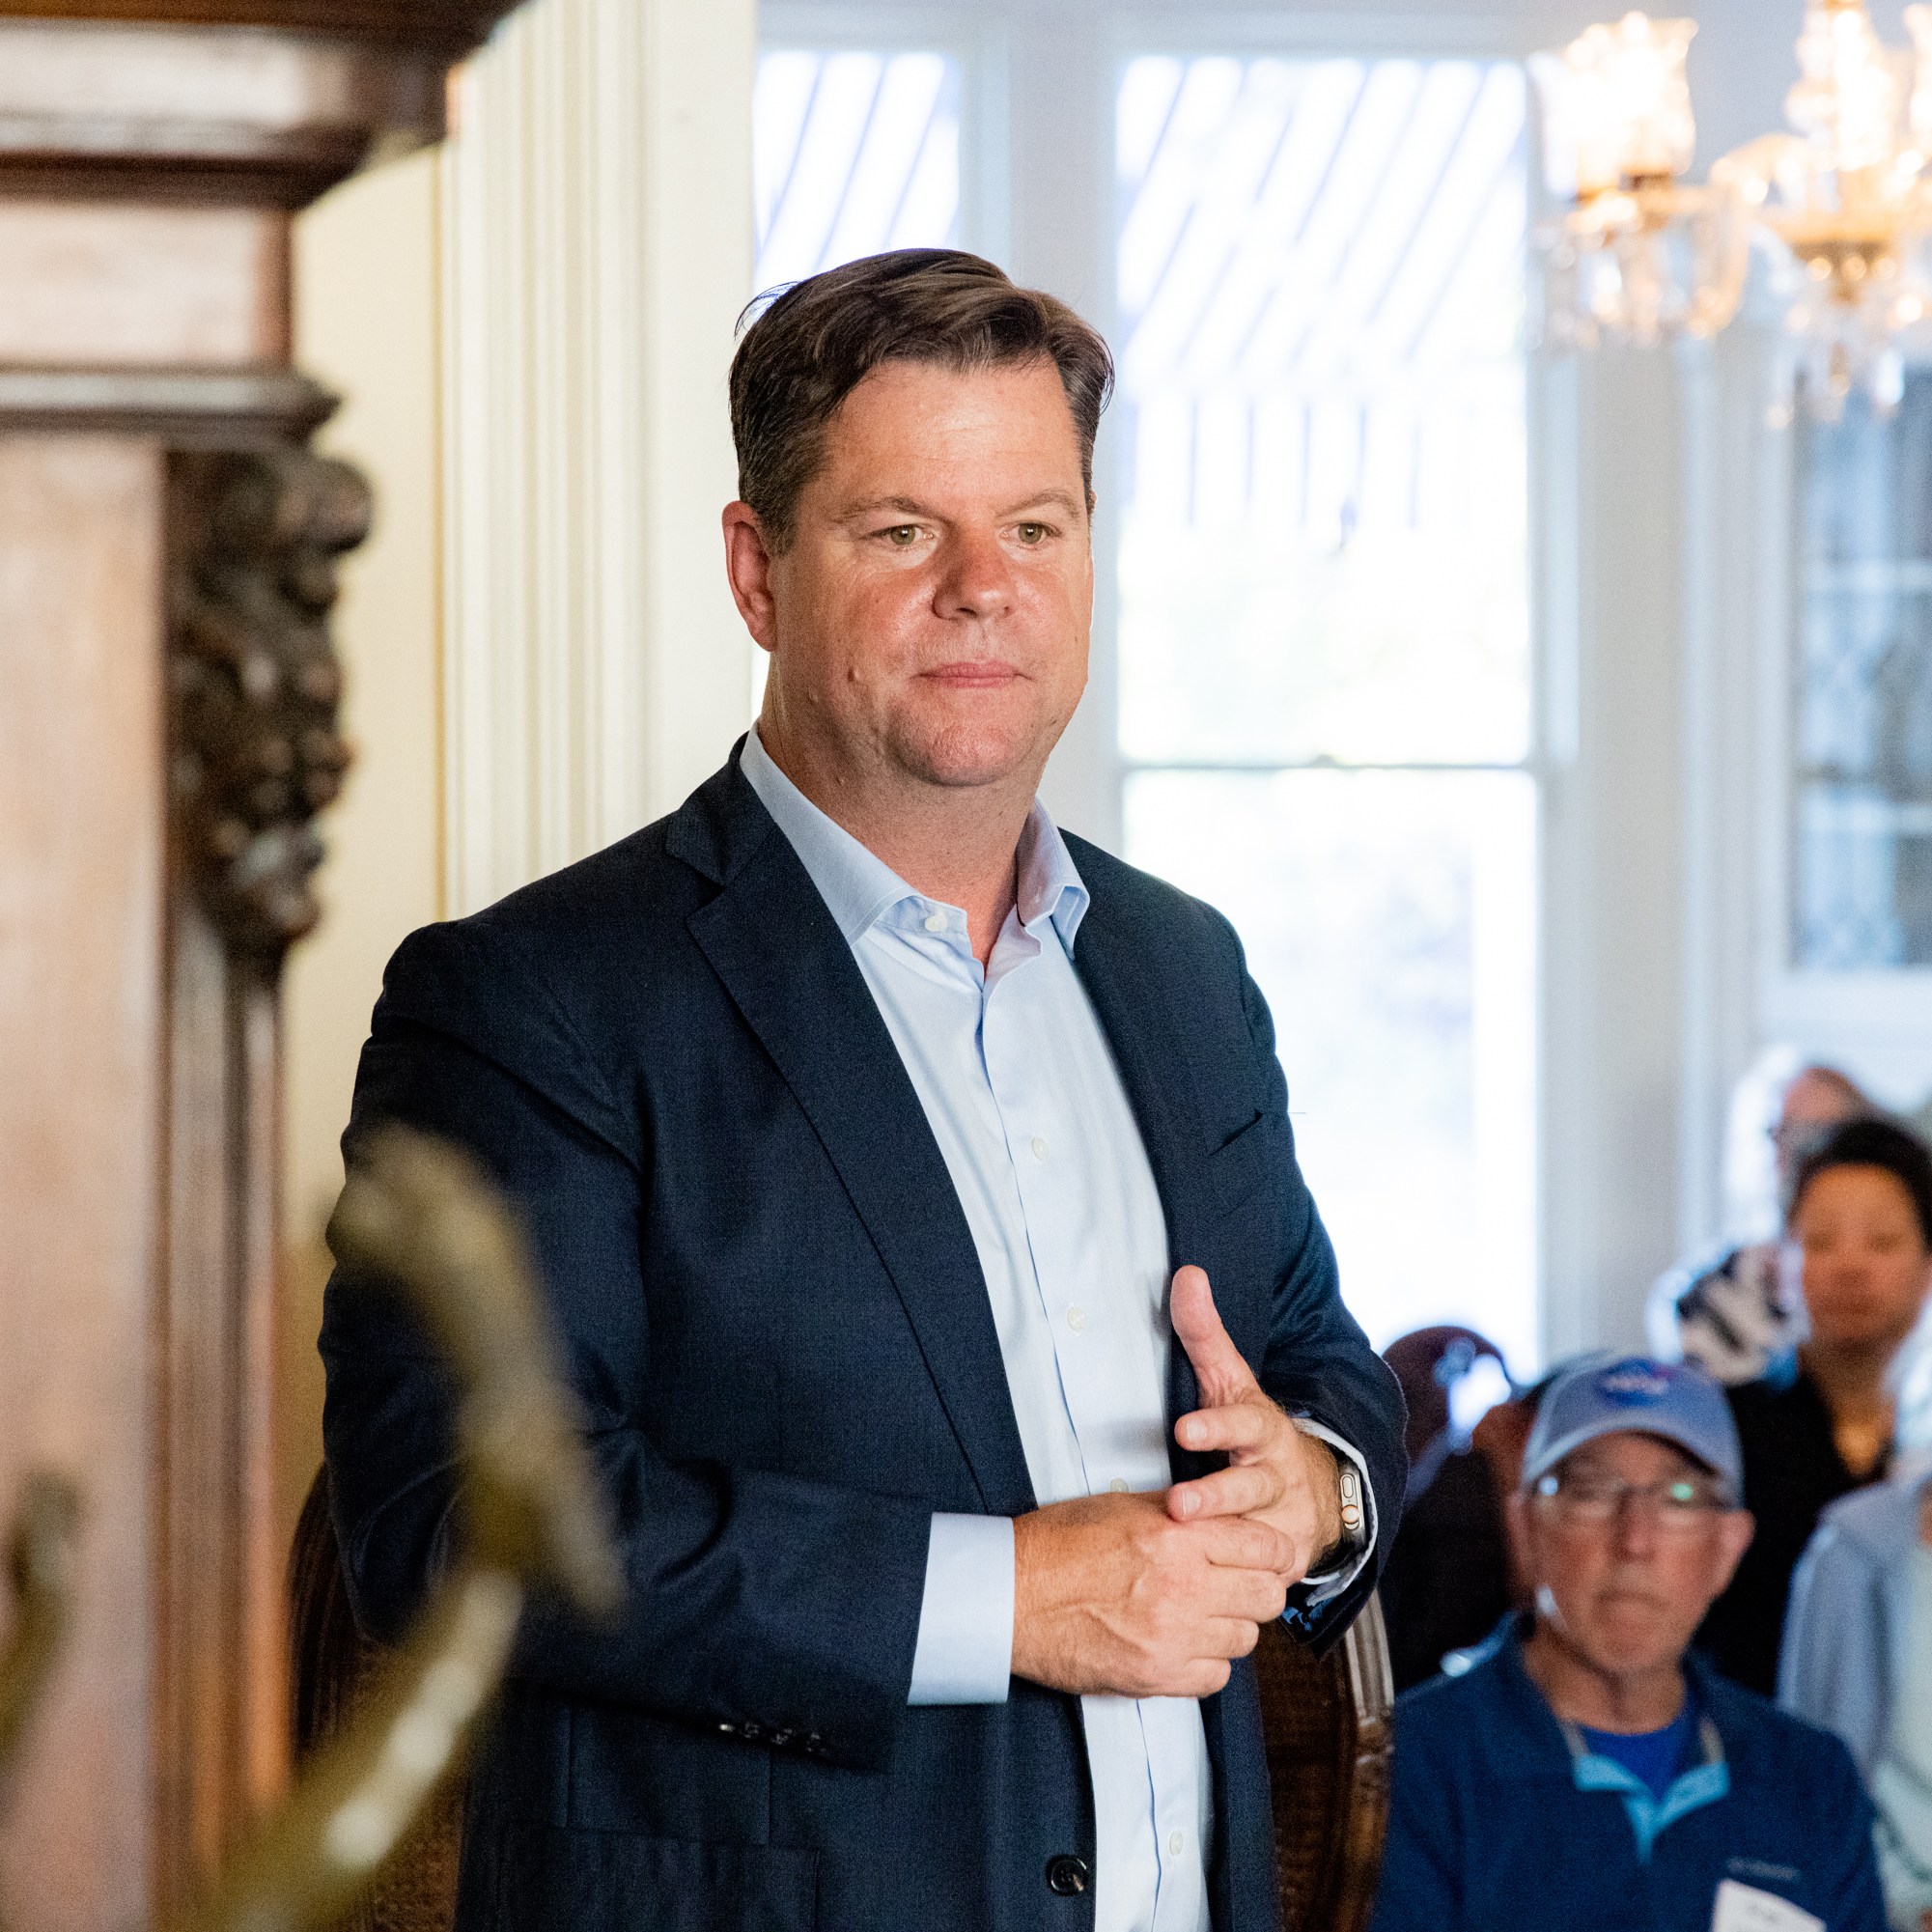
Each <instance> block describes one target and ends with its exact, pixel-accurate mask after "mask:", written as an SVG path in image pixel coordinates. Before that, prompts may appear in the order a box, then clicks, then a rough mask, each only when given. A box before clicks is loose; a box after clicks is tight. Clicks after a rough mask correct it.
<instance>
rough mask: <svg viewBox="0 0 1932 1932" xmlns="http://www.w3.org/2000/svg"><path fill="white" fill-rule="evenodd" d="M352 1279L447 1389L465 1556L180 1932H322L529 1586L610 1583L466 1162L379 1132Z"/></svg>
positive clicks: (570, 1422) (587, 1498)
mask: <svg viewBox="0 0 1932 1932" xmlns="http://www.w3.org/2000/svg"><path fill="white" fill-rule="evenodd" d="M329 1239H330V1244H331V1246H333V1247H334V1249H335V1252H336V1255H337V1257H338V1259H339V1260H340V1261H341V1262H342V1263H343V1265H344V1266H345V1267H346V1268H348V1269H350V1271H352V1272H353V1273H355V1274H362V1275H367V1276H372V1277H377V1278H379V1279H382V1280H387V1281H391V1282H394V1283H395V1284H396V1285H397V1286H398V1287H399V1288H401V1289H402V1290H403V1291H404V1292H405V1293H406V1294H407V1296H408V1297H409V1300H410V1302H411V1303H412V1304H413V1305H414V1307H415V1308H416V1310H417V1312H418V1313H419V1315H420V1316H421V1317H422V1319H423V1321H424V1323H425V1324H426V1326H427V1327H428V1328H429V1329H430V1330H431V1332H432V1333H433V1334H434V1337H435V1339H436V1340H437V1342H438V1343H439V1344H440V1345H441V1347H442V1348H443V1349H444V1350H445V1352H446V1353H447V1354H448V1356H449V1358H450V1361H451V1365H452V1367H453V1369H454V1372H455V1376H456V1381H457V1386H458V1389H459V1392H460V1393H459V1417H458V1431H459V1442H460V1446H461V1449H462V1454H463V1457H464V1459H465V1462H466V1464H467V1466H468V1474H467V1479H466V1482H465V1485H464V1490H463V1503H464V1509H465V1513H466V1517H467V1526H468V1548H467V1554H465V1556H464V1557H463V1559H462V1563H461V1564H460V1565H459V1566H458V1567H457V1568H456V1569H455V1570H454V1571H453V1572H452V1574H451V1575H450V1577H449V1578H448V1580H447V1581H446V1582H444V1583H443V1585H442V1586H441V1588H440V1589H439V1590H438V1592H437V1595H436V1599H435V1602H434V1605H433V1606H432V1608H431V1609H430V1610H428V1611H427V1612H426V1613H425V1615H424V1618H423V1623H422V1627H421V1630H420V1633H419V1634H418V1635H417V1636H416V1637H415V1638H413V1639H412V1640H411V1641H410V1642H409V1643H408V1644H407V1645H406V1647H405V1650H404V1653H403V1655H402V1656H401V1657H400V1658H399V1660H398V1662H397V1664H396V1666H394V1669H393V1672H392V1674H391V1675H390V1677H389V1678H388V1680H387V1681H386V1682H385V1683H384V1684H383V1685H382V1686H381V1687H380V1688H379V1689H378V1692H377V1693H376V1694H375V1696H374V1697H373V1699H372V1701H371V1705H370V1709H369V1712H368V1715H367V1716H366V1717H365V1718H364V1719H363V1720H362V1721H360V1722H358V1723H357V1724H356V1725H355V1727H354V1728H353V1729H352V1730H351V1731H350V1734H349V1735H348V1736H347V1737H345V1738H344V1739H343V1740H342V1741H341V1743H340V1744H338V1745H336V1746H334V1747H332V1748H331V1749H329V1750H326V1751H325V1752H324V1753H323V1754H322V1757H321V1759H320V1760H319V1761H318V1762H317V1764H316V1766H315V1769H314V1771H313V1772H312V1773H311V1775H310V1776H308V1777H307V1778H304V1779H303V1780H302V1781H301V1783H300V1785H299V1786H298V1787H297V1789H296V1791H295V1792H294V1796H293V1797H292V1798H291V1800H290V1802H289V1804H288V1806H286V1807H285V1808H284V1810H283V1811H282V1812H281V1814H280V1815H279V1816H278V1817H276V1818H275V1819H273V1820H271V1821H270V1822H269V1823H268V1824H267V1825H266V1827H265V1828H264V1830H263V1831H262V1833H261V1834H260V1835H259V1836H258V1837H257V1838H256V1839H255V1840H254V1841H253V1842H252V1843H251V1844H250V1845H248V1846H247V1847H245V1848H244V1849H243V1851H242V1853H241V1854H240V1856H239V1858H238V1860H237V1862H236V1863H235V1865H234V1866H233V1867H232V1869H231V1870H230V1871H229V1872H228V1873H227V1875H226V1876H225V1877H224V1878H223V1880H222V1882H221V1884H220V1885H219V1887H218V1888H217V1890H216V1891H215V1893H214V1895H213V1897H212V1898H211V1899H210V1901H209V1903H208V1904H207V1905H205V1906H204V1907H203V1908H202V1909H201V1910H200V1911H198V1912H197V1913H196V1914H194V1915H193V1917H192V1918H190V1919H189V1920H188V1926H189V1927H190V1928H191V1932H295V1929H296V1928H320V1927H322V1926H326V1925H328V1924H330V1923H332V1922H333V1921H334V1920H336V1919H337V1918H340V1917H341V1915H342V1914H343V1912H344V1911H345V1910H346V1909H347V1908H348V1907H349V1906H350V1904H351V1903H352V1902H353V1900H354V1898H355V1896H356V1894H357V1892H358V1891H359V1890H360V1889H361V1888H362V1887H363V1886H364V1885H365V1884H366V1883H367V1882H368V1880H369V1879H370V1877H371V1876H372V1875H373V1874H374V1873H375V1871H376V1869H377V1867H378V1865H379V1864H380V1863H381V1862H382V1861H383V1860H384V1859H385V1858H386V1857H387V1856H388V1855H389V1854H390V1852H392V1851H393V1850H394V1849H395V1847H396V1845H397V1844H398V1842H399V1841H400V1840H401V1839H402V1837H403V1836H404V1834H406V1832H407V1831H408V1829H409V1827H410V1825H411V1824H412V1822H413V1821H414V1819H415V1818H416V1816H417V1814H418V1812H419V1811H420V1810H421V1808H422V1806H423V1805H424V1804H425V1802H426V1801H427V1800H428V1799H429V1798H430V1796H431V1795H432V1793H433V1792H434V1789H435V1787H436V1785H437V1783H438V1781H439V1779H440V1778H442V1776H443V1774H444V1773H445V1772H446V1771H447V1770H448V1769H449V1768H450V1766H451V1765H452V1763H454V1761H455V1760H456V1759H457V1757H458V1756H459V1754H460V1753H461V1752H462V1750H463V1748H464V1746H465V1744H466V1743H467V1741H468V1739H469V1737H470V1735H471V1733H472V1732H473V1730H474V1728H475V1726H476V1724H477V1722H478V1721H479V1719H480V1718H481V1717H482V1716H483V1715H484V1713H485V1712H486V1710H487V1709H488V1707H489V1704H490V1700H491V1698H492V1697H493V1696H494V1694H495V1693H496V1691H497V1689H498V1687H499V1686H500V1684H501V1682H502V1679H503V1673H504V1671H505V1669H506V1668H507V1666H508V1664H509V1660H510V1652H511V1646H512V1644H513V1642H514V1641H515V1638H516V1634H517V1626H518V1620H519V1618H520V1616H521V1613H522V1610H523V1604H524V1600H525V1592H526V1589H527V1587H528V1586H529V1585H530V1584H532V1583H542V1584H546V1585H548V1586H550V1587H552V1588H554V1589H556V1590H557V1591H559V1592H560V1593H561V1594H562V1595H563V1596H564V1597H565V1598H566V1599H567V1600H568V1601H570V1602H571V1603H572V1604H573V1605H574V1606H575V1607H576V1608H577V1609H579V1610H582V1611H584V1612H585V1613H587V1614H592V1615H597V1614H608V1613H610V1612H611V1611H613V1610H615V1609H616V1607H617V1605H618V1604H619V1602H620V1601H621V1598H622V1591H623V1583H622V1575H621V1572H620V1570H619V1568H618V1563H617V1557H616V1554H615V1553H614V1551H613V1549H612V1546H611V1540H610V1535H609V1531H608V1529H607V1526H606V1525H605V1523H604V1520H603V1516H602V1508H601V1504H600V1502H599V1498H598V1491H597V1487H596V1482H595V1478H594V1476H593V1473H592V1470H591V1466H590V1461H589V1457H588V1455H587V1454H586V1452H585V1450H584V1447H583V1442H582V1439H581V1436H580V1434H579V1432H578V1429H577V1426H576V1416H575V1412H574V1405H573V1403H572V1401H571V1398H570V1395H569V1393H568V1391H567V1389H566V1388H565V1386H564V1384H563V1381H562V1379H561V1376H560V1374H559V1373H558V1363H557V1358H556V1352H555V1348H554V1346H553V1344H552V1342H551V1339H550V1335H549V1331H548V1330H547V1328H546V1324H545V1320H544V1316H543V1310H542V1305H541V1303H540V1302H539V1300H538V1298H537V1294H536V1291H535V1287H534V1284H533V1280H532V1275H531V1270H530V1265H529V1262H528V1259H527V1257H526V1254H525V1251H524V1247H523V1243H522V1239H521V1237H520V1235H519V1233H518V1229H517V1226H516V1223H515V1222H514V1220H513V1219H512V1218H511V1216H510V1214H509V1212H508V1210H507V1209H506V1208H505V1206H504V1205H503V1204H502V1202H501V1200H500V1199H499V1198H498V1196H497V1195H496V1194H495V1192H494V1190H492V1189H491V1188H490V1185H489V1184H488V1182H487V1181H486V1180H485V1179H484V1178H483V1176H482V1175H481V1174H480V1173H479V1172H478V1170H477V1169H476V1167H475V1166H474V1165H473V1163H471V1162H469V1160H468V1159H467V1158H466V1157H465V1156H463V1155H462V1154H460V1153H459V1152H457V1151H456V1150H455V1149H454V1148H451V1147H448V1146H446V1145H444V1144H442V1143H440V1142H437V1141H434V1140H431V1139H429V1138H428V1137H426V1136H424V1135H422V1134H413V1133H409V1132H407V1131H406V1130H404V1129H401V1128H389V1129H385V1130H383V1131H382V1132H381V1133H380V1134H376V1135H372V1136H371V1137H370V1139H369V1140H368V1141H367V1142H366V1143H365V1145H364V1146H363V1147H362V1148H361V1149H360V1150H358V1155H357V1159H356V1161H355V1166H354V1172H353V1173H352V1174H351V1176H350V1182H349V1186H348V1187H347V1188H346V1189H345V1190H343V1195H342V1200H341V1202H340V1204H339V1205H338V1206H337V1208H336V1212H335V1218H334V1219H333V1220H332V1221H331V1222H330V1224H329Z"/></svg>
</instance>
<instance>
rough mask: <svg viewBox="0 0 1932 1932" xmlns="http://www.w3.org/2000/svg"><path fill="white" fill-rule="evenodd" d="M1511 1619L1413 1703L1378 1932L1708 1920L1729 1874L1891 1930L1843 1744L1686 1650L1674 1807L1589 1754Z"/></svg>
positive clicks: (1655, 1931)
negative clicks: (1459, 1670)
mask: <svg viewBox="0 0 1932 1932" xmlns="http://www.w3.org/2000/svg"><path fill="white" fill-rule="evenodd" d="M1522 1635H1523V1633H1522V1631H1521V1629H1520V1628H1519V1627H1518V1625H1517V1623H1516V1622H1515V1621H1514V1620H1512V1621H1511V1622H1509V1623H1506V1624H1505V1625H1504V1626H1503V1627H1502V1628H1501V1629H1500V1630H1499V1631H1498V1633H1497V1635H1496V1636H1495V1637H1494V1638H1491V1640H1490V1641H1489V1643H1488V1644H1486V1645H1485V1646H1484V1647H1483V1649H1482V1650H1481V1651H1480V1652H1478V1653H1476V1659H1475V1662H1474V1663H1473V1664H1472V1665H1471V1666H1470V1668H1469V1669H1468V1670H1467V1671H1466V1672H1465V1673H1464V1674H1462V1675H1461V1676H1457V1677H1442V1678H1437V1679H1435V1680H1434V1681H1432V1682H1430V1683H1428V1684H1422V1685H1418V1686H1417V1687H1416V1688H1415V1689H1414V1690H1413V1691H1411V1692H1410V1693H1408V1694H1407V1695H1406V1696H1404V1697H1402V1698H1401V1699H1400V1700H1399V1701H1398V1702H1397V1704H1396V1707H1395V1765H1394V1786H1393V1791H1392V1794H1391V1802H1390V1808H1389V1821H1388V1843H1387V1850H1386V1855H1385V1858H1384V1862H1383V1874H1382V1890H1381V1892H1380V1895H1379V1896H1378V1898H1377V1900H1376V1909H1375V1917H1374V1918H1373V1920H1372V1921H1371V1932H1546V1928H1547V1932H1709V1927H1710V1924H1711V1917H1712V1912H1713V1909H1714V1906H1715V1902H1716V1898H1717V1892H1718V1888H1719V1886H1720V1885H1722V1883H1724V1882H1725V1881H1726V1880H1729V1881H1730V1882H1732V1883H1734V1884H1736V1885H1740V1886H1747V1887H1750V1888H1752V1889H1753V1890H1759V1891H1765V1892H1771V1893H1774V1894H1776V1895H1777V1896H1778V1897H1779V1898H1782V1899H1785V1900H1788V1901H1789V1902H1790V1903H1791V1904H1792V1905H1795V1906H1797V1907H1799V1908H1800V1909H1801V1910H1802V1911H1804V1912H1807V1913H1809V1914H1811V1915H1812V1916H1813V1917H1814V1918H1818V1919H1821V1920H1822V1921H1823V1922H1824V1924H1825V1925H1826V1927H1827V1928H1829V1932H1885V1906H1884V1901H1883V1899H1882V1898H1881V1896H1880V1892H1879V1883H1878V1872H1877V1869H1876V1867H1875V1865H1874V1862H1873V1858H1872V1843H1871V1806H1870V1805H1869V1804H1868V1803H1867V1801H1866V1799H1865V1794H1864V1790H1863V1787H1862V1785H1861V1784H1860V1783H1859V1778H1858V1773H1857V1772H1856V1771H1855V1770H1854V1769H1853V1766H1852V1760H1851V1757H1850V1754H1849V1753H1848V1752H1847V1751H1846V1750H1845V1748H1844V1746H1843V1745H1842V1744H1840V1743H1839V1742H1838V1740H1837V1739H1836V1738H1834V1737H1831V1736H1828V1735H1827V1734H1826V1733H1825V1732H1823V1731H1821V1730H1818V1729H1816V1728H1815V1727H1814V1726H1812V1725H1810V1724H1807V1723H1805V1722H1802V1721H1800V1720H1798V1719H1796V1718H1792V1717H1789V1716H1787V1715H1785V1714H1784V1713H1783V1712H1781V1711H1779V1710H1778V1709H1777V1708H1776V1707H1775V1706H1773V1705H1772V1704H1770V1703H1769V1702H1767V1701H1766V1700H1765V1699H1764V1698H1762V1697H1759V1696H1757V1695H1756V1694H1753V1693H1752V1692H1750V1691H1745V1690H1741V1689H1739V1688H1738V1687H1737V1686H1736V1685H1733V1684H1729V1683H1726V1682H1725V1681H1724V1680H1723V1679H1722V1678H1721V1677H1718V1676H1716V1675H1715V1674H1714V1673H1712V1672H1711V1671H1710V1670H1709V1668H1708V1667H1707V1666H1704V1665H1702V1664H1701V1663H1700V1662H1699V1661H1698V1660H1697V1659H1696V1658H1695V1657H1687V1658H1686V1659H1685V1669H1686V1670H1687V1672H1688V1673H1689V1674H1690V1676H1691V1680H1692V1694H1693V1696H1694V1698H1695V1700H1696V1703H1697V1707H1698V1709H1699V1711H1700V1712H1701V1713H1702V1715H1703V1718H1704V1720H1706V1721H1707V1722H1705V1723H1704V1724H1703V1738H1702V1747H1701V1750H1700V1751H1699V1754H1698V1761H1697V1762H1696V1763H1695V1764H1694V1765H1693V1766H1692V1767H1691V1768H1690V1769H1688V1770H1686V1771H1685V1772H1684V1773H1683V1774H1682V1775H1681V1776H1680V1777H1679V1778H1677V1780H1676V1782H1675V1783H1674V1784H1673V1785H1672V1786H1671V1788H1670V1790H1669V1791H1668V1792H1667V1793H1666V1796H1665V1798H1664V1799H1663V1800H1662V1802H1659V1801H1658V1800H1656V1799H1655V1798H1654V1797H1652V1795H1651V1794H1649V1793H1648V1792H1646V1791H1644V1790H1643V1788H1642V1786H1641V1785H1640V1784H1639V1783H1638V1780H1637V1779H1636V1778H1632V1777H1631V1776H1630V1775H1629V1774H1628V1773H1627V1772H1625V1771H1623V1770H1622V1768H1621V1767H1620V1766H1617V1765H1614V1764H1612V1763H1611V1762H1610V1760H1609V1759H1608V1758H1603V1757H1597V1756H1593V1755H1591V1754H1589V1753H1588V1752H1586V1751H1584V1750H1582V1743H1581V1740H1580V1739H1579V1740H1578V1741H1577V1743H1576V1744H1575V1745H1574V1746H1573V1743H1572V1740H1571V1739H1570V1738H1569V1737H1566V1735H1565V1732H1564V1728H1563V1726H1561V1725H1560V1724H1559V1723H1558V1722H1557V1721H1556V1719H1555V1717H1554V1715H1553V1713H1552V1712H1551V1710H1550V1707H1549V1705H1548V1704H1547V1703H1545V1701H1544V1699H1543V1694H1542V1693H1541V1692H1540V1691H1538V1690H1537V1688H1536V1687H1535V1685H1534V1684H1533V1683H1532V1682H1531V1681H1530V1679H1529V1676H1528V1673H1527V1672H1526V1670H1525V1669H1524V1666H1523V1650H1522Z"/></svg>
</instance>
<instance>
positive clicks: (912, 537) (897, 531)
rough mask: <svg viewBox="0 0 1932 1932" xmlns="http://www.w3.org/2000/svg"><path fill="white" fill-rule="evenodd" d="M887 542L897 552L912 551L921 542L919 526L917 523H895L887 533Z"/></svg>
mask: <svg viewBox="0 0 1932 1932" xmlns="http://www.w3.org/2000/svg"><path fill="white" fill-rule="evenodd" d="M885 541H886V542H887V543H888V544H890V545H891V546H892V547H893V548H894V549H895V550H910V548H911V547H912V546H913V545H914V544H916V543H917V542H918V541H919V526H918V524H916V523H895V524H893V526H892V527H891V529H889V530H888V531H886V533H885Z"/></svg>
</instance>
